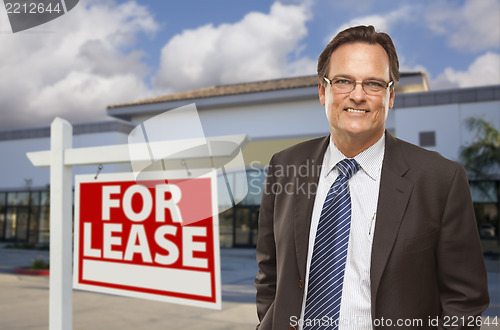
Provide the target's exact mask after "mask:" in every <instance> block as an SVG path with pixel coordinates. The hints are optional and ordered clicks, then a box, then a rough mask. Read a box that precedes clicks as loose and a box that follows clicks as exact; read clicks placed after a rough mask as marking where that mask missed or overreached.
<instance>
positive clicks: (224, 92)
mask: <svg viewBox="0 0 500 330" xmlns="http://www.w3.org/2000/svg"><path fill="white" fill-rule="evenodd" d="M317 85H318V76H317V75H313V76H303V77H292V78H282V79H274V80H265V81H255V82H247V83H240V84H232V85H223V86H211V87H206V88H200V89H194V90H189V91H185V92H180V93H174V94H168V95H162V96H157V97H153V98H148V99H143V100H138V101H132V102H127V103H122V104H114V105H110V106H108V109H115V108H122V107H127V106H138V105H146V104H153V103H163V102H171V101H181V100H194V99H200V98H209V97H217V96H228V95H241V94H249V93H260V92H271V91H278V90H285V89H293V88H300V87H315V86H317ZM409 85H412V86H415V85H417V86H419V87H417V89H416V90H415V91H422V90H428V87H427V79H426V77H425V73H422V72H402V73H401V79H400V82H399V83H398V86H397V88H400V86H401V87H402V86H409Z"/></svg>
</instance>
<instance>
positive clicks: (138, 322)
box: [0, 249, 258, 330]
mask: <svg viewBox="0 0 500 330" xmlns="http://www.w3.org/2000/svg"><path fill="white" fill-rule="evenodd" d="M38 257H45V260H48V252H47V251H33V250H11V249H0V293H1V299H0V329H5V330H11V329H30V330H42V329H44V330H46V329H48V312H49V278H48V277H45V276H24V275H22V276H20V275H14V274H12V270H13V269H14V268H15V267H20V266H28V265H30V264H31V260H32V259H34V258H38ZM256 273H257V265H256V262H255V250H254V249H221V279H222V301H223V303H222V310H220V311H217V310H210V309H203V308H196V307H189V306H182V305H174V304H169V303H163V302H156V301H149V300H143V299H134V298H125V297H119V296H113V295H106V294H99V293H92V292H84V291H77V290H74V291H73V329H75V330H84V329H85V330H87V329H88V330H90V329H92V330H97V329H103V330H114V329H116V330H118V329H120V330H136V329H141V330H156V329H158V330H160V329H161V330H166V329H167V330H168V329H186V330H189V329H200V328H203V329H210V330H226V329H227V330H234V329H255V326H256V325H257V323H258V320H257V314H256V309H255V288H254V285H253V280H254V277H255V274H256Z"/></svg>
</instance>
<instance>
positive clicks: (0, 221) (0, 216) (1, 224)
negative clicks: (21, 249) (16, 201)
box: [0, 206, 5, 240]
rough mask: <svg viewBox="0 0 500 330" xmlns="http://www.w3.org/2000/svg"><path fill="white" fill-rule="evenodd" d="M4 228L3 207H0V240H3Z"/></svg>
mask: <svg viewBox="0 0 500 330" xmlns="http://www.w3.org/2000/svg"><path fill="white" fill-rule="evenodd" d="M4 228H5V207H2V206H0V240H4V239H5V237H4V233H5V232H4Z"/></svg>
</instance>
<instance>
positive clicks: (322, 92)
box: [318, 83, 325, 105]
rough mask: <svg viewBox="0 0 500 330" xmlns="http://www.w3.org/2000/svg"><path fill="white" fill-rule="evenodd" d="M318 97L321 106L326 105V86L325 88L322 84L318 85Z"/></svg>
mask: <svg viewBox="0 0 500 330" xmlns="http://www.w3.org/2000/svg"><path fill="white" fill-rule="evenodd" d="M318 95H319V101H320V102H321V104H322V105H325V86H323V85H322V84H321V83H318Z"/></svg>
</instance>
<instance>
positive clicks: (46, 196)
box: [40, 191, 50, 205]
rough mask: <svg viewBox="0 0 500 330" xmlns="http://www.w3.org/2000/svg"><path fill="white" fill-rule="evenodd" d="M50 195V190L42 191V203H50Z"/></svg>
mask: <svg viewBox="0 0 500 330" xmlns="http://www.w3.org/2000/svg"><path fill="white" fill-rule="evenodd" d="M49 203H50V196H49V192H48V191H42V192H41V196H40V205H49Z"/></svg>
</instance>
